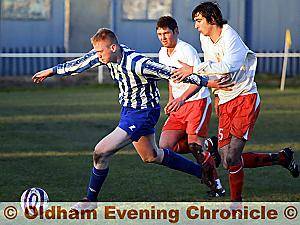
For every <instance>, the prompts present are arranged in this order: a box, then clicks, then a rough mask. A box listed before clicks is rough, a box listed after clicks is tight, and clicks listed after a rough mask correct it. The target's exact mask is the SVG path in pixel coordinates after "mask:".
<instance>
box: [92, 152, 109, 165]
mask: <svg viewBox="0 0 300 225" xmlns="http://www.w3.org/2000/svg"><path fill="white" fill-rule="evenodd" d="M108 157H109V154H108V153H107V152H101V151H97V150H95V151H94V152H93V161H94V163H96V164H98V163H101V162H105V161H107V159H108Z"/></svg>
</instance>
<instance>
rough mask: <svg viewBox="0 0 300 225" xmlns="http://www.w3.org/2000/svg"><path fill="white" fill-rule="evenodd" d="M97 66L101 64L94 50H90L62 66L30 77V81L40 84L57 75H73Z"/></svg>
mask: <svg viewBox="0 0 300 225" xmlns="http://www.w3.org/2000/svg"><path fill="white" fill-rule="evenodd" d="M99 65H102V63H100V61H99V58H98V56H97V52H96V51H95V50H91V51H90V52H88V53H86V54H84V55H83V56H82V57H80V58H77V59H73V60H71V61H67V62H65V63H62V64H58V65H56V66H54V67H52V68H49V69H46V70H43V71H40V72H38V73H36V74H35V75H34V76H33V77H32V80H33V82H35V83H41V82H43V81H44V80H45V79H46V78H47V77H50V76H53V75H59V76H69V75H75V74H78V73H82V72H84V71H86V70H88V69H90V68H93V67H95V66H99Z"/></svg>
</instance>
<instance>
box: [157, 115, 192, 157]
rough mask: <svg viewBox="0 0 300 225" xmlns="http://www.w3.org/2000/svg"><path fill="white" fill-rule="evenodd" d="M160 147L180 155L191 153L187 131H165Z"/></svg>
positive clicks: (161, 137)
mask: <svg viewBox="0 0 300 225" xmlns="http://www.w3.org/2000/svg"><path fill="white" fill-rule="evenodd" d="M168 121H169V120H168ZM159 147H160V148H168V149H171V150H173V151H174V152H176V153H180V154H185V153H190V150H189V146H188V142H187V138H186V133H185V130H166V129H163V131H162V133H161V135H160V139H159Z"/></svg>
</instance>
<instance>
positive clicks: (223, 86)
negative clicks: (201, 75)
mask: <svg viewBox="0 0 300 225" xmlns="http://www.w3.org/2000/svg"><path fill="white" fill-rule="evenodd" d="M230 81H231V77H230V74H227V75H225V76H223V77H221V78H220V79H216V80H209V81H208V83H207V87H210V88H216V89H218V90H223V91H231V90H232V88H231V87H232V86H233V85H234V83H233V82H230Z"/></svg>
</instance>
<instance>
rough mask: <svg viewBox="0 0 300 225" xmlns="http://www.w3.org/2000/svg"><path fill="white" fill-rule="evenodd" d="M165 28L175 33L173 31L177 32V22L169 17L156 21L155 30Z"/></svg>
mask: <svg viewBox="0 0 300 225" xmlns="http://www.w3.org/2000/svg"><path fill="white" fill-rule="evenodd" d="M165 27H168V28H169V29H170V30H172V31H173V32H174V31H175V29H177V30H178V26H177V22H176V20H175V19H174V18H173V17H171V16H162V17H160V18H159V19H158V21H157V23H156V30H157V29H158V28H165Z"/></svg>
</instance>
